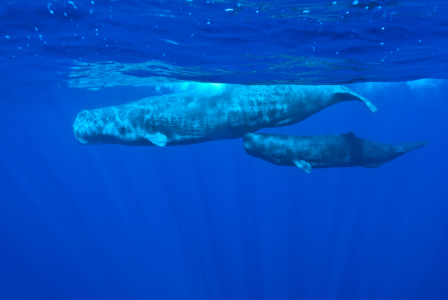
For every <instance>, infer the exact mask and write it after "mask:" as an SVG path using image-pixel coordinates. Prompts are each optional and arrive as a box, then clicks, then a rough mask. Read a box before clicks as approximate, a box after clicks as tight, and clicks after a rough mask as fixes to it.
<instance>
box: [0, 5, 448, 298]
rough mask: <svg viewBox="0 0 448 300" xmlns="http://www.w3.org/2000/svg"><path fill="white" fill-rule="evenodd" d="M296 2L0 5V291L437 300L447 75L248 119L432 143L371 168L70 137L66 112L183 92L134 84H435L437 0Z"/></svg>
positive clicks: (446, 184)
mask: <svg viewBox="0 0 448 300" xmlns="http://www.w3.org/2000/svg"><path fill="white" fill-rule="evenodd" d="M302 2H304V1H294V2H292V1H279V0H275V1H271V3H269V2H268V1H265V2H263V3H262V5H261V4H259V3H256V2H250V1H242V0H241V1H239V3H240V6H238V4H237V2H232V1H216V2H213V1H209V3H207V2H206V1H202V0H194V1H184V0H175V1H174V0H173V1H161V0H160V1H146V0H119V1H109V0H95V1H94V3H92V1H91V0H74V3H75V4H76V8H75V7H74V5H71V4H69V3H68V1H66V0H58V1H52V0H46V1H43V0H38V1H29V0H10V1H2V2H1V3H0V300H3V299H7V300H9V299H13V300H15V299H27V300H28V299H313V300H314V299H343V300H347V299H375V300H376V299H393V300H396V299H415V300H420V299H431V300H432V299H441V300H446V299H448V258H447V253H448V159H447V158H446V155H447V153H448V124H447V120H448V102H447V101H446V99H447V98H448V83H447V82H446V81H424V82H423V83H424V85H422V84H421V83H422V82H420V85H415V84H413V85H408V84H406V83H386V84H360V85H356V86H351V88H353V89H355V90H356V91H357V92H359V93H360V94H362V95H364V96H366V97H367V98H369V99H370V100H372V101H373V102H374V103H375V104H376V105H377V106H378V108H379V111H378V112H377V113H375V114H374V113H371V112H370V111H369V110H368V109H367V107H365V105H363V104H361V103H358V102H347V103H340V104H337V105H335V106H333V107H330V108H327V109H325V110H323V111H321V112H319V113H318V114H316V115H314V116H312V117H311V118H309V119H307V120H305V121H303V122H301V123H299V124H296V125H293V126H289V127H284V128H276V129H269V130H264V132H272V133H279V134H295V135H317V134H341V133H346V132H350V131H352V132H354V133H355V134H356V135H357V136H358V137H360V138H364V139H370V140H373V141H377V142H385V143H398V142H402V141H419V140H430V141H431V143H430V144H429V145H428V146H425V147H423V148H421V149H418V150H416V151H413V152H410V153H408V154H406V155H404V156H403V157H400V158H398V159H396V160H394V161H391V162H389V163H387V164H385V165H384V166H381V167H379V168H377V169H364V168H360V167H357V168H335V169H318V170H317V169H316V170H314V171H313V173H312V174H310V175H309V174H306V173H304V172H303V171H301V170H299V169H298V168H294V167H279V166H275V165H273V164H269V163H267V162H265V161H262V160H260V159H256V158H254V157H251V156H248V155H247V154H246V153H245V152H244V149H243V145H242V140H241V139H237V140H228V141H216V142H210V143H204V144H196V145H190V146H180V147H165V148H158V147H126V146H120V145H102V146H82V145H81V144H79V143H78V142H77V140H76V139H75V137H74V135H73V129H72V123H73V120H74V119H75V117H76V115H77V113H78V112H79V111H80V110H84V109H92V108H98V107H104V106H110V105H116V104H121V103H125V102H129V101H133V100H138V99H141V98H143V97H147V96H150V95H156V94H158V93H161V92H173V91H176V90H177V89H178V88H179V86H181V85H179V86H177V85H176V84H171V85H166V86H163V87H160V86H151V85H149V84H150V83H151V82H152V80H153V79H152V76H156V77H164V78H165V79H166V80H195V81H205V82H224V83H232V82H233V83H245V84H262V83H301V84H303V83H313V84H335V83H353V82H371V81H380V82H381V81H385V82H391V81H408V80H411V79H419V78H445V79H446V78H448V72H447V66H448V47H447V39H446V37H447V36H448V33H447V32H448V22H447V20H448V2H447V1H446V0H431V1H429V0H428V1H412V0H409V1H408V0H398V1H391V0H377V1H370V0H369V1H363V0H359V1H353V0H338V1H332V0H319V1H317V0H316V1H306V2H307V3H302ZM308 2H309V3H308ZM333 2H336V4H333ZM229 8H232V9H233V10H232V11H226V10H227V9H229ZM51 11H52V12H53V13H51ZM208 22H210V24H208ZM173 42H174V43H173ZM80 66H81V67H82V68H81V69H80V68H79V67H80ZM136 84H138V85H144V86H143V87H141V86H140V87H135V85H136ZM105 86H114V87H108V88H105ZM92 88H93V89H94V88H97V89H98V88H103V89H101V90H99V91H91V90H88V89H92Z"/></svg>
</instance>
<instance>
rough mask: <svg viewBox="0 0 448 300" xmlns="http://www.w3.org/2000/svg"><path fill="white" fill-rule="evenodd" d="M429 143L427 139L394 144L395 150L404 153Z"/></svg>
mask: <svg viewBox="0 0 448 300" xmlns="http://www.w3.org/2000/svg"><path fill="white" fill-rule="evenodd" d="M428 144H429V141H421V142H402V143H399V144H398V145H397V146H395V148H396V151H397V152H399V153H406V152H409V151H412V150H415V149H418V148H420V147H423V146H426V145H428Z"/></svg>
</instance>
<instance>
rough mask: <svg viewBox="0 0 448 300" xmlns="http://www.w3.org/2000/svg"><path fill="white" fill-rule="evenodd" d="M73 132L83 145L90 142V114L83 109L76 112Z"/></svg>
mask: <svg viewBox="0 0 448 300" xmlns="http://www.w3.org/2000/svg"><path fill="white" fill-rule="evenodd" d="M73 132H74V134H75V137H76V139H77V140H78V141H79V142H80V143H81V144H83V145H87V144H90V143H91V142H92V137H93V136H94V135H95V134H94V128H93V127H92V116H91V113H90V112H89V111H87V110H83V111H81V112H79V113H78V115H77V116H76V119H75V121H74V122H73Z"/></svg>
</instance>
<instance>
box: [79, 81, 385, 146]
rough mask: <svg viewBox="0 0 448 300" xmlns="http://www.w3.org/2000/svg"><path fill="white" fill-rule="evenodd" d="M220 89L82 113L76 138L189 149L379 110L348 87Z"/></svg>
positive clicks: (87, 140) (151, 99)
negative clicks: (342, 110)
mask: <svg viewBox="0 0 448 300" xmlns="http://www.w3.org/2000/svg"><path fill="white" fill-rule="evenodd" d="M222 86H223V87H222V88H219V89H217V91H214V92H210V91H207V90H204V91H201V90H194V91H188V92H183V93H174V94H168V95H162V96H154V97H149V98H145V99H142V100H139V101H135V102H130V103H126V104H123V105H118V106H112V107H106V108H99V109H94V110H89V111H86V110H84V111H81V112H80V113H79V114H78V116H77V117H76V119H75V121H74V123H73V129H74V133H75V136H76V138H77V139H78V141H79V142H80V143H82V144H97V143H105V144H124V145H147V146H151V145H157V146H165V145H187V144H193V143H201V142H207V141H213V140H219V139H234V138H240V137H243V136H244V134H246V133H248V132H255V131H257V130H259V129H262V128H266V127H278V126H286V125H291V124H295V123H297V122H300V121H302V120H304V119H306V118H308V117H309V116H311V115H313V114H315V113H317V112H318V111H320V110H322V109H324V108H326V107H328V106H330V105H333V104H336V103H339V102H342V101H349V100H357V101H361V102H364V103H365V104H366V105H367V106H368V107H369V109H370V110H371V111H373V112H375V111H376V110H377V109H376V107H375V105H373V104H372V103H371V102H370V101H369V100H367V99H365V98H364V97H362V96H360V95H358V94H356V93H355V92H353V91H352V90H350V89H348V88H346V87H344V86H297V85H267V86H260V85H252V86H245V85H233V84H226V85H222Z"/></svg>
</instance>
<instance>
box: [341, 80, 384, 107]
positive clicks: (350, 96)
mask: <svg viewBox="0 0 448 300" xmlns="http://www.w3.org/2000/svg"><path fill="white" fill-rule="evenodd" d="M340 88H341V90H340V91H339V92H337V93H335V95H334V97H336V99H337V100H338V102H342V101H349V100H358V101H361V102H364V103H365V105H367V107H368V108H369V109H370V110H371V111H372V112H377V110H378V108H376V106H375V104H373V103H372V102H370V100H368V99H367V98H365V97H363V96H361V95H359V94H358V93H355V92H354V91H352V90H351V89H349V88H347V87H345V86H340Z"/></svg>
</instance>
